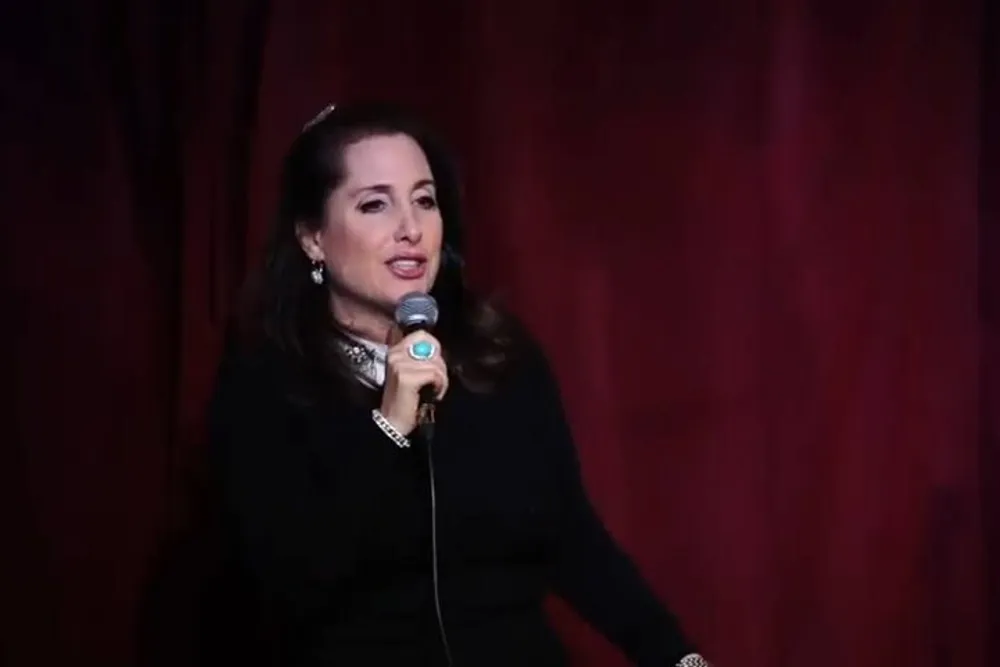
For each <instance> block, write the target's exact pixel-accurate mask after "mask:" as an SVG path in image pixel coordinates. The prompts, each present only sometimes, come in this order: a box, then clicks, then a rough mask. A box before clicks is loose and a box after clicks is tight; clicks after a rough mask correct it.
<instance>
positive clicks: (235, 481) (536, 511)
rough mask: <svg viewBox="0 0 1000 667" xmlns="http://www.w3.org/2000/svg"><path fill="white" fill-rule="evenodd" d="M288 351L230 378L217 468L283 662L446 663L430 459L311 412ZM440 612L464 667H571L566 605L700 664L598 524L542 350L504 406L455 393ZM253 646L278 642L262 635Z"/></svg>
mask: <svg viewBox="0 0 1000 667" xmlns="http://www.w3.org/2000/svg"><path fill="white" fill-rule="evenodd" d="M283 377H284V373H283V372H282V368H281V362H280V360H279V358H278V357H276V356H274V355H256V356H249V357H246V356H245V357H243V358H238V359H235V360H230V362H229V363H227V364H225V365H224V366H223V369H222V371H221V372H220V376H219V381H218V385H217V389H216V393H215V397H214V401H213V405H212V410H211V446H210V452H211V460H212V463H213V466H214V470H215V475H216V477H217V479H218V482H219V486H220V491H221V497H222V498H223V507H224V517H225V525H226V527H227V528H226V530H225V533H226V534H227V536H228V538H229V544H230V545H231V547H232V549H233V553H234V554H236V562H237V563H238V567H239V570H240V571H241V573H242V575H241V576H242V581H244V582H245V583H246V584H247V586H248V588H249V589H250V590H252V600H253V604H252V606H253V607H254V608H255V612H256V614H255V615H256V617H257V618H258V619H266V621H261V624H262V625H266V626H267V627H268V628H269V632H270V634H271V636H272V640H273V641H272V642H271V650H272V651H273V654H272V655H273V657H274V658H275V660H276V662H278V663H280V664H282V665H299V666H303V667H305V666H308V667H314V666H315V667H319V666H320V665H324V666H326V665H381V664H386V665H388V664H393V665H408V666H413V665H427V666H428V667H430V666H435V667H437V666H439V665H445V664H446V663H445V654H444V650H443V648H442V647H443V642H442V640H441V635H440V631H439V628H438V621H437V615H436V612H435V603H434V584H433V577H432V558H431V554H432V548H431V547H432V544H431V500H430V499H431V494H430V480H429V474H428V470H429V469H428V450H427V448H426V446H425V445H424V444H422V443H421V442H419V439H415V440H414V444H413V446H411V447H410V448H406V449H404V448H400V447H398V446H397V445H396V444H395V443H394V442H393V441H392V440H390V439H389V438H388V437H387V436H386V435H385V434H384V433H383V432H382V431H381V430H380V429H379V427H378V426H377V425H376V424H375V423H374V422H373V419H372V414H371V408H372V407H374V406H375V405H377V403H376V400H377V396H374V394H373V402H372V405H370V406H363V405H358V404H357V403H356V402H351V401H348V400H346V399H345V400H343V401H329V402H327V403H325V404H322V405H313V406H311V407H301V406H299V404H297V403H296V402H294V401H292V400H289V399H288V398H287V392H286V389H287V387H286V386H285V383H284V380H283ZM432 447H433V449H432V454H433V457H432V459H433V471H434V478H435V486H436V503H437V540H438V565H439V574H440V584H439V590H440V602H441V612H442V615H443V621H444V628H445V632H446V635H447V640H448V643H449V645H450V648H451V652H452V656H453V660H454V667H490V666H492V665H496V666H498V667H499V666H501V665H502V666H504V667H510V666H511V665H519V666H525V667H527V666H536V665H537V666H539V667H541V666H545V667H556V666H559V665H564V664H566V662H565V660H566V658H565V655H564V653H563V650H562V648H561V646H560V644H559V641H558V639H557V638H556V636H555V634H554V632H553V631H552V630H551V629H550V627H549V626H548V624H547V623H546V618H545V612H544V611H543V600H544V598H545V596H546V594H547V593H549V592H554V593H556V594H558V595H559V596H561V597H562V598H564V599H565V600H566V601H567V602H569V603H570V604H571V605H572V606H573V607H574V608H575V609H576V610H577V611H578V612H579V613H580V614H581V616H582V617H584V618H585V619H586V620H587V621H589V622H590V623H591V624H592V625H593V626H594V627H595V628H596V629H598V630H599V631H600V632H601V633H603V634H604V635H605V636H606V637H608V638H609V639H610V640H611V641H612V642H614V643H615V644H617V645H618V646H619V647H621V649H622V650H623V651H624V652H625V653H626V654H627V655H628V656H629V657H630V658H631V660H632V661H633V662H634V663H636V664H638V665H644V666H645V665H649V666H652V665H657V666H668V665H674V664H676V663H677V661H678V660H680V659H681V657H682V656H684V655H686V654H688V653H691V652H693V651H694V649H693V647H692V646H691V645H690V644H689V643H688V641H687V640H686V639H685V637H684V635H683V634H682V631H681V629H680V627H679V626H678V624H677V622H676V621H675V619H674V618H673V616H672V615H671V614H670V613H669V612H668V611H667V610H666V609H665V608H664V606H663V605H661V603H660V602H659V601H658V600H657V599H656V597H655V596H654V595H653V594H652V593H651V591H650V590H649V588H648V587H647V586H646V584H645V583H644V582H643V580H642V578H641V577H640V575H639V573H638V572H637V570H636V568H635V567H634V566H633V564H632V562H631V561H630V560H629V558H628V557H626V556H625V555H624V554H623V552H622V551H621V550H620V549H619V548H618V547H617V546H616V544H615V543H614V541H613V539H612V538H611V537H610V536H609V534H608V532H607V531H606V530H605V528H604V527H603V526H602V524H601V522H600V520H599V519H598V517H597V516H596V514H595V512H594V510H593V508H592V506H591V504H590V502H589V501H588V498H587V495H586V493H585V491H584V488H583V485H582V483H581V478H580V473H579V467H578V461H577V456H576V452H575V448H574V444H573V441H572V438H571V435H570V431H569V428H568V427H567V424H566V420H565V418H564V416H563V409H562V405H561V401H560V397H559V391H558V389H557V386H556V383H555V381H554V378H553V376H552V374H551V372H550V370H549V368H548V364H547V363H546V361H545V358H544V356H543V355H542V354H541V353H540V352H539V351H538V350H537V349H533V350H531V352H530V353H529V354H527V355H526V356H525V359H524V361H523V363H522V364H521V366H520V368H519V370H518V371H517V372H516V373H514V374H513V376H512V377H511V379H510V380H509V381H507V382H505V383H504V384H503V385H502V386H500V387H499V388H498V389H496V390H495V391H493V392H492V393H488V394H479V393H473V392H470V391H468V390H466V389H464V388H463V387H462V386H460V384H459V383H458V382H452V386H451V388H450V390H449V393H448V395H447V396H446V397H445V399H444V400H443V401H442V402H441V404H440V405H439V406H438V409H437V425H436V430H435V435H434V440H433V444H432ZM247 632H248V633H251V634H252V633H259V632H262V630H261V626H258V627H256V628H253V629H248V630H247Z"/></svg>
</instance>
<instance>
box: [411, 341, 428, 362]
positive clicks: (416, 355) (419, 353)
mask: <svg viewBox="0 0 1000 667" xmlns="http://www.w3.org/2000/svg"><path fill="white" fill-rule="evenodd" d="M407 352H409V353H410V357H411V358H413V359H416V360H417V361H427V360H428V359H430V358H431V357H433V356H434V345H433V344H432V343H428V342H427V341H425V340H418V341H417V342H416V343H414V344H413V345H411V346H410V347H409V349H408V350H407Z"/></svg>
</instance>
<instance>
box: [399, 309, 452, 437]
mask: <svg viewBox="0 0 1000 667" xmlns="http://www.w3.org/2000/svg"><path fill="white" fill-rule="evenodd" d="M438 315H439V311H438V305H437V301H436V300H435V299H434V297H432V296H431V295H430V294H425V293H424V292H410V293H408V294H404V295H403V297H402V298H401V299H400V300H399V303H398V304H397V305H396V313H395V320H396V324H397V326H399V328H400V330H401V331H402V332H403V335H404V336H408V335H410V334H411V333H413V332H414V331H431V330H432V329H433V328H434V325H436V324H437V321H438ZM440 353H441V351H440V350H438V354H440ZM418 421H419V422H420V424H421V426H424V429H423V430H424V432H425V435H427V436H428V437H429V435H430V428H429V427H430V425H431V424H433V423H434V387H431V386H427V387H423V388H422V389H421V390H420V407H419V409H418Z"/></svg>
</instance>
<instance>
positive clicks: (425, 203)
mask: <svg viewBox="0 0 1000 667" xmlns="http://www.w3.org/2000/svg"><path fill="white" fill-rule="evenodd" d="M417 205H418V206H419V207H420V208H425V209H428V210H430V209H434V208H437V200H436V199H434V197H431V196H430V195H424V196H422V197H418V198H417Z"/></svg>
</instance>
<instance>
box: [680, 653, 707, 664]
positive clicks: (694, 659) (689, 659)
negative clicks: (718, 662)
mask: <svg viewBox="0 0 1000 667" xmlns="http://www.w3.org/2000/svg"><path fill="white" fill-rule="evenodd" d="M677 667H712V666H711V665H710V664H708V661H707V660H705V658H703V657H701V656H700V655H698V654H697V653H689V654H687V655H686V656H684V657H683V658H681V661H680V662H678V663H677Z"/></svg>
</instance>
